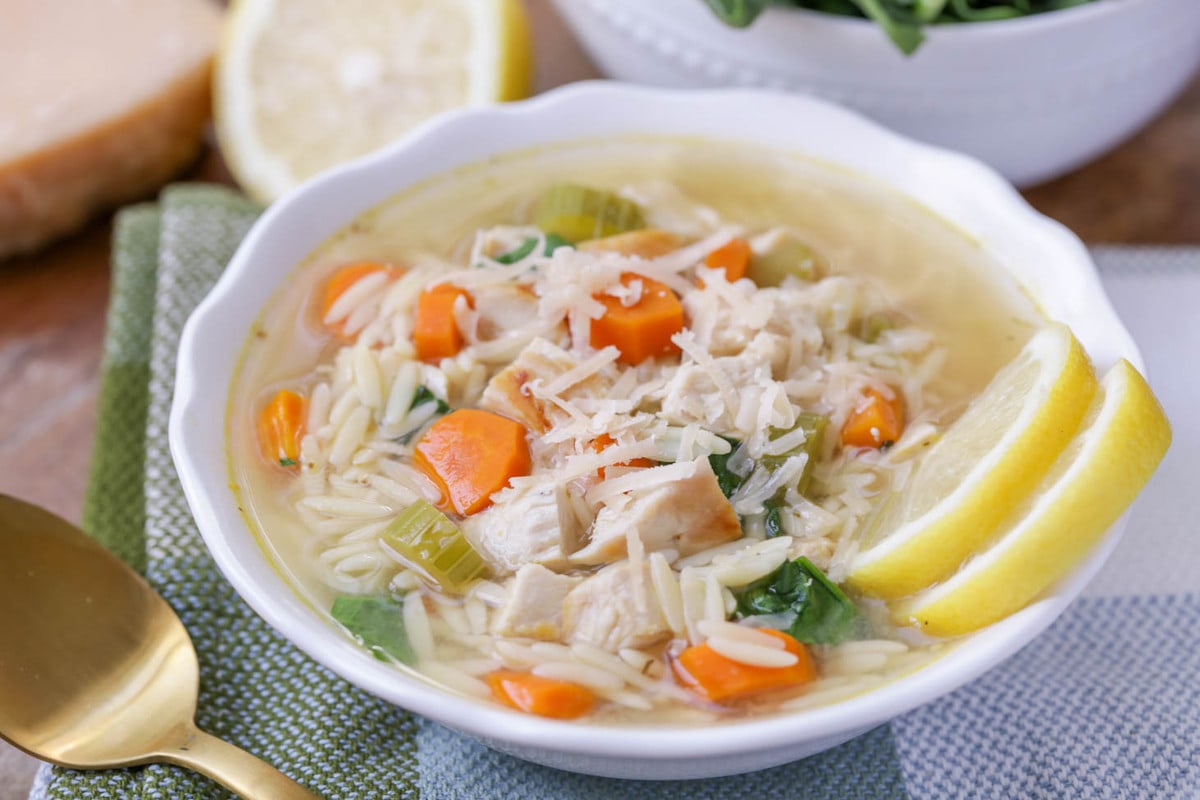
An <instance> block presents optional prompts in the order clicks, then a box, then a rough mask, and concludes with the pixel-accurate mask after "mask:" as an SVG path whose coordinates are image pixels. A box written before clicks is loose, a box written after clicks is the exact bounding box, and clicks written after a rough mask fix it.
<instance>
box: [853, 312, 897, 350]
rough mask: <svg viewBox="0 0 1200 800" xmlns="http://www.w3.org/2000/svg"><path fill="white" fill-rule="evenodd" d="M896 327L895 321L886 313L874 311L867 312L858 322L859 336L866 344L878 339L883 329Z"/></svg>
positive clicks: (888, 329)
mask: <svg viewBox="0 0 1200 800" xmlns="http://www.w3.org/2000/svg"><path fill="white" fill-rule="evenodd" d="M895 327H896V323H895V321H894V320H892V318H891V317H889V316H888V315H887V314H882V313H876V314H868V315H867V316H866V317H865V318H864V319H863V320H862V321H861V322H860V323H859V332H858V333H859V336H858V338H860V339H862V340H863V341H864V342H866V343H867V344H874V343H875V342H877V341H879V337H880V336H882V335H883V332H884V331H890V330H891V329H892V328H895Z"/></svg>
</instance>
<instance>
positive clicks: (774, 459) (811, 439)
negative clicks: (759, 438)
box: [763, 411, 829, 495]
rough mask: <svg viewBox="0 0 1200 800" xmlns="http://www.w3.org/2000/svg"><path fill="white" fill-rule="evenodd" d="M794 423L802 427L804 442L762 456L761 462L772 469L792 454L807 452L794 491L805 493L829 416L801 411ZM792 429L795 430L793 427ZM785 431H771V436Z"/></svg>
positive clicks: (810, 481)
mask: <svg viewBox="0 0 1200 800" xmlns="http://www.w3.org/2000/svg"><path fill="white" fill-rule="evenodd" d="M796 425H797V426H799V427H801V428H803V429H804V444H802V445H801V446H800V447H798V448H796V449H795V450H789V451H788V452H786V453H781V454H780V455H777V456H763V463H764V464H765V465H766V466H767V469H770V470H774V469H776V468H777V467H779V466H780V465H781V464H783V462H784V461H787V460H788V459H789V458H791V457H792V456H797V455H800V453H802V452H803V453H807V454H808V462H807V463H806V464H805V465H804V470H803V471H802V472H801V473H800V479H799V480H798V481H796V491H798V492H799V493H800V494H804V495H806V494H807V493H808V487H809V484H810V483H812V474H813V467H814V466H815V465H816V463H817V458H819V457H820V455H821V444H822V442H823V441H824V439H825V429H826V428H827V427H829V417H827V416H825V415H824V414H813V413H810V412H808V411H801V412H800V414H798V415H797V417H796ZM792 430H795V428H793V429H792ZM787 432H788V431H779V432H777V433H772V434H771V438H772V439H777V438H779V437H780V436H782V435H783V434H785V433H787Z"/></svg>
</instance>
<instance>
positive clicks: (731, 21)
mask: <svg viewBox="0 0 1200 800" xmlns="http://www.w3.org/2000/svg"><path fill="white" fill-rule="evenodd" d="M705 2H707V3H708V7H709V8H711V9H712V11H713V13H714V14H716V15H717V16H718V17H720V19H721V21H722V22H724V23H725V24H726V25H729V26H731V27H734V28H745V27H746V26H747V25H749V24H750V23H751V22H754V20H755V19H756V18H757V17H758V15H759V14H761V13H762V12H763V9H765V8H766V7H767V3H768V0H705Z"/></svg>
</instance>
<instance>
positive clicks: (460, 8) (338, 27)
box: [214, 0, 532, 200]
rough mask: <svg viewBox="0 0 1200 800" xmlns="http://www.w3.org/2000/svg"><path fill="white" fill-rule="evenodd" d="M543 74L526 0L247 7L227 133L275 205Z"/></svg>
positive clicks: (225, 59)
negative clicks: (456, 111) (315, 180)
mask: <svg viewBox="0 0 1200 800" xmlns="http://www.w3.org/2000/svg"><path fill="white" fill-rule="evenodd" d="M531 76H532V70H531V60H530V37H529V25H528V20H527V19H526V16H525V11H524V7H523V6H522V4H521V2H520V0H436V2H434V1H433V0H386V1H383V2H381V1H380V0H235V2H234V3H233V6H232V8H231V10H230V12H229V16H228V18H227V20H226V27H225V31H224V36H223V39H222V43H221V47H220V49H219V50H218V53H217V60H216V74H215V84H214V91H215V103H214V116H215V119H216V131H217V138H218V140H219V142H220V145H221V150H222V153H223V155H224V157H225V160H226V163H227V164H228V165H229V169H230V171H231V172H232V173H233V175H234V177H235V178H237V180H238V182H239V183H240V184H241V185H242V186H243V188H245V189H246V190H247V191H248V192H250V193H251V194H252V195H254V196H255V197H257V198H259V199H260V200H271V199H273V198H275V197H278V196H279V195H280V194H282V193H283V192H286V191H287V190H288V189H290V188H291V187H293V186H295V185H296V184H298V183H300V182H301V181H303V180H304V179H306V178H308V177H310V176H312V175H314V174H316V173H318V172H320V171H321V170H323V169H325V168H326V167H330V166H333V165H335V164H340V163H342V162H345V161H348V160H350V159H352V158H355V157H357V156H360V155H362V154H364V153H367V152H370V151H372V150H374V149H376V148H378V147H380V146H382V145H385V144H387V143H389V142H391V141H393V140H394V139H396V138H398V137H399V136H401V135H402V134H404V133H405V132H407V131H408V130H410V129H411V128H413V127H414V126H415V125H417V124H419V123H421V122H424V121H425V120H427V119H429V118H430V117H432V116H434V115H435V114H438V113H440V112H442V111H446V110H448V109H453V108H460V107H463V106H472V105H481V104H486V103H491V102H496V101H501V100H514V99H517V98H520V97H525V96H526V95H528V94H529V91H530V86H531Z"/></svg>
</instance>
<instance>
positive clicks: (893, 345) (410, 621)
mask: <svg viewBox="0 0 1200 800" xmlns="http://www.w3.org/2000/svg"><path fill="white" fill-rule="evenodd" d="M1044 324H1045V320H1044V319H1042V318H1041V316H1040V314H1039V312H1038V311H1037V310H1036V308H1035V307H1034V306H1033V304H1032V303H1031V302H1030V301H1029V300H1028V299H1027V298H1026V297H1025V296H1024V295H1023V294H1022V293H1021V292H1019V291H1018V290H1017V289H1016V287H1015V286H1014V285H1012V284H1011V283H1010V282H1009V279H1008V278H1007V277H1006V275H1005V274H1004V273H1003V272H1002V271H1001V270H999V269H996V268H994V267H993V265H991V264H990V263H989V262H988V260H987V258H986V257H985V256H984V254H983V253H982V251H981V250H980V249H979V248H978V247H977V246H976V245H975V244H974V243H972V242H971V241H969V240H967V239H966V238H965V237H962V236H961V235H960V234H958V233H957V232H956V231H954V230H953V229H951V228H949V227H948V226H947V225H945V224H944V223H943V222H941V221H940V220H938V219H936V218H934V217H932V216H931V215H929V214H928V213H927V212H925V211H923V210H922V209H920V208H917V207H915V206H913V205H911V204H909V203H907V202H906V201H903V200H902V199H900V198H898V197H895V196H892V195H891V194H889V193H888V192H887V191H886V190H884V189H882V188H879V187H873V186H870V185H864V184H863V183H861V182H860V181H859V180H858V179H856V178H855V177H854V176H851V175H847V174H844V173H841V172H838V171H835V170H832V169H829V168H826V167H823V166H821V165H819V164H815V163H810V162H806V161H803V160H799V159H795V158H792V157H789V156H785V155H782V154H775V153H768V152H746V151H745V150H744V149H742V148H739V147H737V146H735V145H732V144H722V143H704V142H696V141H691V142H680V141H666V140H649V139H647V140H630V141H625V142H621V143H608V144H606V145H603V146H600V145H595V144H592V145H588V146H583V145H579V146H564V147H559V148H555V149H552V150H547V151H540V152H537V153H528V154H524V155H515V156H511V157H508V158H505V159H502V160H497V161H494V162H491V163H488V164H484V165H480V166H478V167H476V168H472V169H468V170H465V171H463V172H461V173H459V174H455V175H452V176H448V177H446V178H444V179H438V180H435V181H431V182H429V183H427V184H425V185H422V186H418V187H417V188H415V189H413V190H411V191H409V192H407V193H406V194H404V195H402V196H399V197H397V198H395V199H394V200H392V201H389V202H388V203H387V204H385V205H384V206H382V207H380V208H377V209H375V210H374V211H372V212H371V213H369V214H367V215H365V216H363V217H361V218H360V219H359V220H357V221H356V222H355V223H354V224H352V225H351V226H349V227H348V228H346V229H345V230H344V231H342V232H341V233H339V234H338V235H337V236H336V237H334V238H333V239H331V240H330V241H329V242H327V243H326V244H325V245H323V246H322V247H321V248H320V249H319V250H318V251H317V252H315V253H314V254H312V256H311V257H310V258H309V259H307V261H306V262H305V263H304V264H301V265H300V266H299V267H298V268H297V270H296V272H295V274H294V277H293V279H292V280H291V281H290V282H289V284H288V285H287V286H286V287H284V288H283V289H281V290H280V292H279V293H278V295H277V296H276V297H275V298H274V299H273V300H272V303H271V305H270V306H269V308H268V309H267V310H266V311H265V312H264V314H263V316H262V317H261V318H260V320H259V322H258V323H257V326H256V329H255V331H254V333H253V335H252V336H251V337H250V340H249V342H248V344H247V346H246V351H245V354H244V357H243V361H242V364H241V367H240V369H239V374H238V377H237V380H236V383H235V387H234V391H233V396H232V398H231V413H230V442H231V446H230V458H231V470H232V475H233V481H234V484H235V486H236V488H237V490H238V491H239V493H240V495H241V498H242V501H243V506H244V508H245V509H246V513H247V516H248V518H249V519H250V521H251V524H252V526H253V528H254V529H255V530H256V531H257V532H258V533H259V535H261V537H262V538H263V541H264V542H265V543H266V546H267V547H268V549H269V550H270V551H271V552H273V553H274V554H275V556H276V558H277V560H278V562H279V563H280V564H281V566H282V568H283V569H284V570H285V571H286V572H287V574H288V577H289V579H290V580H291V581H292V583H293V584H294V585H295V586H296V587H297V589H298V591H300V592H301V593H302V594H303V596H305V597H306V598H307V599H308V600H309V601H310V602H311V603H312V604H314V605H315V606H317V607H319V608H321V609H323V610H325V611H328V612H329V614H330V616H331V618H332V619H333V620H336V621H337V623H339V624H340V625H341V626H343V627H344V629H345V630H346V632H347V635H349V636H353V637H355V638H356V639H357V640H358V641H360V642H361V644H362V645H363V647H365V648H368V649H370V650H371V651H372V652H374V653H375V655H376V656H378V657H379V658H381V659H385V660H388V661H393V662H395V663H396V664H397V665H398V668H401V669H409V668H411V669H413V670H416V671H417V672H418V673H419V674H421V675H423V676H424V677H426V678H427V679H429V680H432V681H434V682H436V683H438V684H440V685H442V686H444V687H446V688H448V689H449V690H452V691H457V692H461V693H464V694H468V695H475V696H478V697H480V698H483V699H485V700H486V701H489V702H497V703H503V704H506V705H509V706H513V707H516V708H518V709H521V710H523V711H527V712H530V713H534V714H539V715H544V716H549V717H556V718H580V719H586V720H619V721H628V722H639V723H640V722H644V723H656V722H663V721H668V722H678V721H690V720H701V719H712V720H720V719H732V718H738V717H740V716H744V715H746V714H750V713H769V712H771V711H777V710H784V709H789V708H797V707H802V706H808V705H813V704H818V703H821V702H825V701H828V700H830V699H834V698H838V697H843V696H846V695H847V694H851V693H857V692H861V691H863V690H864V689H867V688H869V687H871V686H874V685H877V684H879V683H880V682H882V681H885V680H889V679H891V678H893V677H895V676H897V675H901V674H904V673H905V672H908V671H911V670H912V669H915V668H916V667H917V666H918V665H919V664H921V663H923V662H924V661H925V660H928V659H929V658H931V657H934V656H936V655H937V653H938V652H939V650H940V649H941V648H944V647H947V646H951V645H948V644H946V643H939V642H938V641H936V640H933V639H931V638H926V637H923V636H921V635H918V634H916V633H914V632H913V631H911V630H907V629H905V628H904V627H898V626H896V625H894V624H893V623H892V622H890V621H889V620H888V618H887V616H886V615H885V614H882V613H880V604H879V603H878V601H872V600H870V599H867V598H864V597H861V596H857V595H855V593H853V592H852V591H850V590H849V588H848V587H847V585H846V583H845V575H846V559H847V557H848V554H849V553H851V552H852V550H853V547H854V543H855V542H856V541H857V538H858V536H859V534H860V532H861V531H862V530H863V529H864V528H865V527H867V526H869V524H870V521H871V519H872V517H873V515H874V514H875V513H876V512H877V507H878V505H879V501H880V498H882V497H884V496H885V495H888V494H894V493H895V492H897V491H902V490H903V487H904V485H905V481H907V480H908V479H909V476H910V474H911V473H912V470H913V469H914V464H917V463H919V462H920V459H921V456H922V453H923V451H924V450H925V448H926V446H927V445H929V444H930V443H931V442H933V441H935V440H936V439H937V438H938V436H939V435H940V433H941V432H942V431H943V430H944V429H945V427H946V426H947V425H948V424H949V423H951V422H952V421H953V420H954V419H955V418H956V417H957V416H958V415H959V414H960V413H961V412H962V410H963V408H964V407H965V406H966V404H967V403H968V402H969V401H970V399H971V398H972V397H973V396H974V395H976V394H977V393H978V392H979V391H980V390H981V389H982V388H983V387H984V386H985V385H986V384H987V383H988V381H989V379H990V378H991V377H992V375H993V374H994V373H996V371H997V370H999V369H1000V367H1002V366H1003V365H1004V364H1005V363H1006V362H1008V361H1009V360H1010V359H1012V358H1013V357H1014V355H1016V354H1017V353H1018V351H1020V350H1021V348H1022V346H1023V345H1024V344H1025V342H1026V341H1028V340H1029V339H1030V337H1031V336H1032V335H1033V333H1034V332H1035V331H1036V330H1037V329H1038V328H1039V327H1041V326H1043V325H1044Z"/></svg>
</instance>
